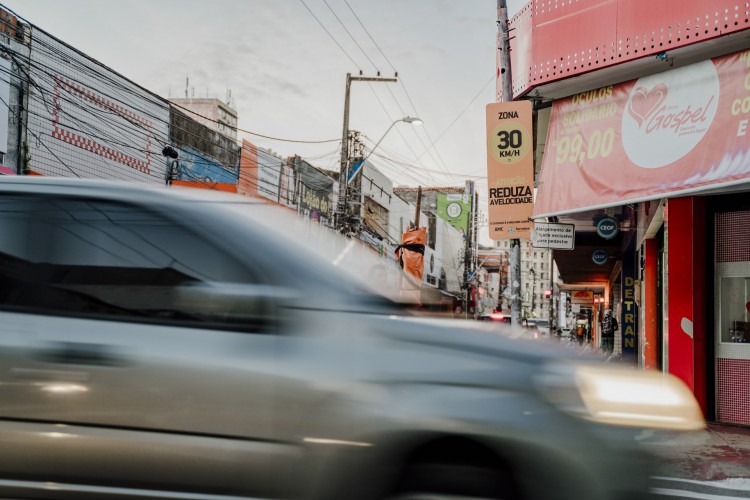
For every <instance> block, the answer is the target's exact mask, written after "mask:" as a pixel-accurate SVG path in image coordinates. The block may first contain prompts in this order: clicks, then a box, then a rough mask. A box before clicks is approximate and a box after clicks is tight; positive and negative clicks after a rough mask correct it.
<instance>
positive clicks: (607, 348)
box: [601, 309, 619, 354]
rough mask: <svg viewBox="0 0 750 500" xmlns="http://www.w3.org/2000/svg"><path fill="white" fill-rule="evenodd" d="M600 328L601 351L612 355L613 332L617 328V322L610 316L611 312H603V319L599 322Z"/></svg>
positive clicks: (613, 345) (609, 310)
mask: <svg viewBox="0 0 750 500" xmlns="http://www.w3.org/2000/svg"><path fill="white" fill-rule="evenodd" d="M601 327H602V350H603V351H604V353H605V354H612V351H613V350H614V347H615V331H616V330H617V328H619V325H618V324H617V320H616V319H615V317H614V316H612V310H611V309H607V310H606V311H604V318H603V319H602V321H601Z"/></svg>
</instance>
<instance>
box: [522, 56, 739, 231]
mask: <svg viewBox="0 0 750 500" xmlns="http://www.w3.org/2000/svg"><path fill="white" fill-rule="evenodd" d="M748 137H750V51H745V52H738V53H734V54H730V55H727V56H723V57H718V58H715V59H711V60H706V61H702V62H699V63H696V64H691V65H688V66H683V67H680V68H676V69H673V70H670V71H665V72H662V73H657V74H654V75H649V76H646V77H643V78H640V79H638V80H632V81H629V82H626V83H623V84H619V85H612V86H608V87H602V88H600V89H596V90H591V91H587V92H584V93H582V94H576V95H574V96H571V97H568V98H565V99H561V100H559V101H556V102H555V103H554V104H553V106H552V113H551V117H550V124H549V131H548V135H547V143H546V149H545V154H544V159H543V164H542V170H541V175H540V179H539V186H538V193H537V199H536V204H535V209H534V217H535V218H539V217H544V216H552V215H560V214H564V213H572V212H580V211H583V210H593V209H599V208H604V207H610V206H618V205H624V204H627V203H636V202H639V201H645V200H650V199H659V198H662V197H665V196H680V195H687V194H691V193H695V192H700V191H701V190H703V191H705V190H708V189H713V188H717V187H722V186H731V185H735V184H741V183H745V182H748V181H750V161H749V160H750V151H749V150H748V148H747V144H748Z"/></svg>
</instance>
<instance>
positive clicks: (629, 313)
mask: <svg viewBox="0 0 750 500" xmlns="http://www.w3.org/2000/svg"><path fill="white" fill-rule="evenodd" d="M637 325H638V306H637V305H636V303H635V251H634V250H633V245H632V244H631V246H630V247H629V248H628V250H627V251H626V252H625V253H624V255H623V257H622V319H621V321H620V328H621V331H622V357H623V359H628V360H635V358H636V348H637V345H636V344H637V340H638V335H637V333H636V332H637V328H638V326H637Z"/></svg>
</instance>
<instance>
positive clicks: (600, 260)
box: [591, 250, 609, 266]
mask: <svg viewBox="0 0 750 500" xmlns="http://www.w3.org/2000/svg"><path fill="white" fill-rule="evenodd" d="M607 259H609V255H607V252H605V251H604V250H594V253H592V254H591V260H593V261H594V264H596V265H599V266H603V265H604V264H606V263H607Z"/></svg>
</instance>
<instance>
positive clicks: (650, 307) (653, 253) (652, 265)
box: [641, 238, 659, 368]
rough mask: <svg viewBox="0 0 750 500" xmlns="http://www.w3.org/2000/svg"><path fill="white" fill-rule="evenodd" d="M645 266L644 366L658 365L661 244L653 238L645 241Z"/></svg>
mask: <svg viewBox="0 0 750 500" xmlns="http://www.w3.org/2000/svg"><path fill="white" fill-rule="evenodd" d="M644 250H645V266H644V273H643V274H644V275H643V285H644V290H643V295H644V297H643V310H642V311H643V312H642V314H643V339H642V340H641V342H642V345H643V367H644V368H657V367H658V359H657V356H658V353H659V346H658V345H657V342H658V325H657V322H658V318H659V313H658V307H659V297H658V296H657V294H656V292H657V279H658V276H657V274H658V272H659V268H658V264H657V259H658V258H659V245H658V242H657V241H656V240H655V239H653V238H651V239H647V240H646V241H644Z"/></svg>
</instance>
